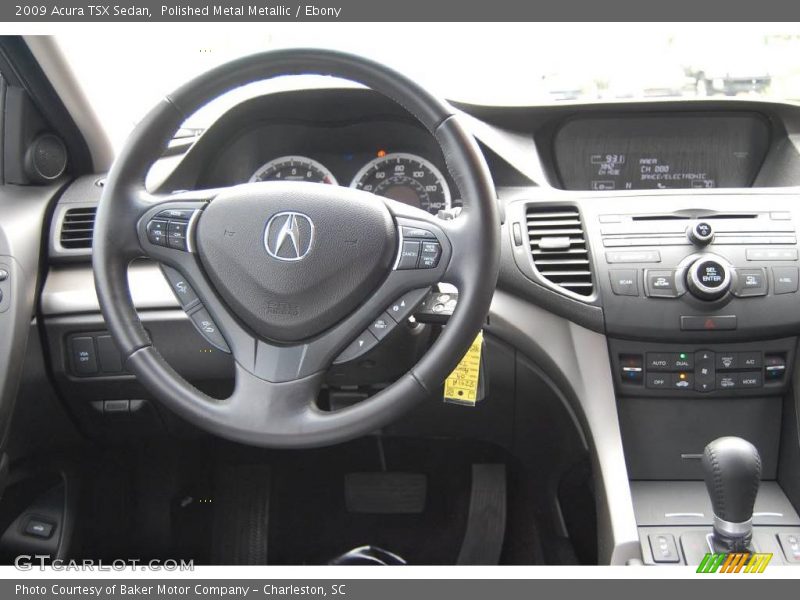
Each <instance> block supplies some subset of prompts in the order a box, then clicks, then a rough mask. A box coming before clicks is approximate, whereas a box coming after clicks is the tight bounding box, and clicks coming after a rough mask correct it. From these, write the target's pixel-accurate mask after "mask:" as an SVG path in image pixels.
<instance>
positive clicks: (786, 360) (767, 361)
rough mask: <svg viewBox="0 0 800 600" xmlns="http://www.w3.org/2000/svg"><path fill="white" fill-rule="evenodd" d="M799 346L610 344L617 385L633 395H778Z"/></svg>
mask: <svg viewBox="0 0 800 600" xmlns="http://www.w3.org/2000/svg"><path fill="white" fill-rule="evenodd" d="M795 345H796V339H795V338H786V339H782V340H769V341H765V342H759V343H755V344H753V343H747V344H716V345H713V346H698V345H691V344H690V345H683V346H679V345H673V344H648V343H639V342H630V341H621V340H610V341H609V346H610V351H611V358H612V363H613V365H614V373H615V381H616V386H617V388H618V390H619V391H620V393H621V394H623V395H635V396H685V395H696V396H698V397H706V396H725V397H728V396H738V395H746V396H753V395H761V396H763V395H771V394H776V393H777V394H780V393H782V392H784V391H785V390H786V388H787V386H788V384H789V380H790V367H791V365H792V361H793V360H794V348H795Z"/></svg>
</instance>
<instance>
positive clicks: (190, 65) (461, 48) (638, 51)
mask: <svg viewBox="0 0 800 600" xmlns="http://www.w3.org/2000/svg"><path fill="white" fill-rule="evenodd" d="M73 31H74V30H70V32H69V33H64V34H63V35H59V36H58V42H59V44H60V45H61V47H62V49H63V51H64V53H65V55H66V57H67V59H68V60H69V61H70V63H71V65H72V67H73V70H74V71H75V74H76V76H77V79H78V81H79V82H80V83H81V84H82V85H83V86H84V89H85V92H86V94H87V96H88V97H89V100H90V102H91V103H92V105H93V106H94V107H95V109H96V111H97V113H98V115H99V117H100V120H101V121H102V122H103V124H104V126H105V127H106V129H107V131H108V133H109V136H110V137H111V141H112V144H113V145H114V147H115V148H116V149H119V148H120V147H121V145H122V143H123V142H124V140H125V137H126V136H127V135H128V133H130V131H131V129H132V128H133V127H134V125H135V124H136V123H137V121H138V120H139V119H140V118H141V117H142V116H143V115H144V114H145V112H146V111H147V110H148V109H149V108H150V107H151V106H152V105H154V104H155V103H156V102H157V101H158V100H159V99H160V98H161V97H163V96H164V95H165V94H167V93H169V92H170V91H171V90H173V89H175V88H176V87H178V86H179V85H180V84H181V83H183V82H185V81H186V80H188V79H190V78H191V77H193V76H195V75H197V74H199V73H201V72H203V71H205V70H207V69H209V68H211V67H214V66H216V65H218V64H220V63H223V62H225V61H228V60H231V59H233V58H236V57H238V56H243V55H246V54H251V53H254V52H261V51H265V50H270V49H277V48H287V47H322V48H333V49H339V50H344V51H348V52H355V53H358V54H362V55H364V56H367V57H370V58H373V59H375V60H378V61H381V62H383V63H385V64H387V65H389V66H392V67H394V68H396V69H398V70H400V71H402V72H404V73H405V74H407V75H409V76H410V77H412V78H414V79H416V80H417V81H418V82H419V83H421V84H422V85H423V86H425V87H427V88H428V89H430V90H431V91H433V92H434V93H437V94H439V95H440V96H443V97H446V98H449V99H451V100H457V101H462V102H471V103H482V104H500V105H515V104H516V105H519V104H542V103H559V102H575V101H580V102H587V101H608V100H629V99H641V98H679V99H687V100H688V99H693V98H698V97H699V98H705V97H712V96H713V97H755V98H769V99H777V100H783V101H797V100H800V25H798V24H782V23H778V24H764V23H747V24H725V23H704V24H687V23H672V24H670V23H652V24H642V23H625V24H614V23H562V24H558V23H518V24H495V23H485V24H476V23H472V24H457V25H454V24H447V27H446V28H445V27H444V26H443V25H442V24H437V23H358V24H347V23H344V24H330V23H326V24H309V23H303V24H293V23H272V24H270V23H258V24H241V25H235V26H231V25H221V24H220V25H216V24H215V25H208V26H201V25H197V26H195V25H192V26H181V25H177V24H154V25H153V26H152V27H150V28H148V30H147V34H146V36H145V37H143V36H142V35H141V33H140V30H131V29H125V28H118V27H114V26H111V25H109V26H108V27H106V28H104V30H103V32H102V33H97V30H96V29H95V30H92V32H91V35H86V34H81V33H80V32H74V33H73ZM445 31H446V33H445ZM321 79H322V78H314V81H313V82H311V84H313V85H318V84H319V83H320V82H319V80H321ZM326 81H329V80H326ZM297 82H298V78H291V79H289V80H285V81H283V82H280V81H279V82H273V83H271V84H269V87H270V89H274V88H278V87H286V86H290V87H296V85H297ZM328 84H329V83H328ZM301 85H305V84H304V83H301ZM262 87H263V86H262ZM261 89H262V88H261V87H258V86H256V88H252V89H249V90H240V91H239V92H238V93H235V94H232V95H231V96H230V97H229V98H227V99H222V100H221V101H220V102H218V103H216V104H215V105H214V106H212V107H209V109H208V110H206V111H201V112H200V113H198V114H197V115H194V116H193V117H192V118H191V119H190V120H189V121H187V123H186V126H187V127H192V128H198V129H204V128H205V127H207V126H208V125H209V124H210V123H211V122H212V121H213V119H215V118H216V117H217V116H218V115H219V113H220V112H221V110H224V108H225V107H227V106H229V105H230V104H231V103H233V102H236V101H240V100H241V99H242V96H243V95H244V96H249V95H252V94H254V93H257V92H260V91H261Z"/></svg>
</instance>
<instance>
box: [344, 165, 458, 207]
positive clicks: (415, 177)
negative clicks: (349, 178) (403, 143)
mask: <svg viewBox="0 0 800 600" xmlns="http://www.w3.org/2000/svg"><path fill="white" fill-rule="evenodd" d="M350 187H354V188H357V189H359V190H364V191H365V192H372V193H373V194H377V195H379V196H385V197H387V198H391V199H392V200H397V201H398V202H403V203H405V204H410V205H411V206H416V207H418V208H421V209H423V210H427V211H428V212H429V213H432V214H434V215H435V214H436V213H437V212H439V211H440V210H444V209H447V208H450V188H449V187H448V186H447V181H446V180H445V178H444V176H443V175H442V173H441V171H439V169H437V168H436V167H435V166H434V165H433V164H432V163H431V162H430V161H428V160H426V159H424V158H422V157H421V156H416V155H414V154H405V153H394V154H386V155H385V156H379V157H378V158H376V159H374V160H372V161H370V162H368V163H367V164H366V165H364V166H363V167H362V169H361V170H360V171H359V172H358V173H356V176H355V177H354V178H353V182H352V183H351V184H350Z"/></svg>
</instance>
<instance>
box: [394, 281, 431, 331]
mask: <svg viewBox="0 0 800 600" xmlns="http://www.w3.org/2000/svg"><path fill="white" fill-rule="evenodd" d="M427 293H428V290H425V289H422V290H414V291H412V292H408V293H407V294H404V295H403V296H402V297H401V298H398V299H397V301H396V302H394V303H393V304H392V305H391V306H389V308H387V309H386V314H388V315H389V316H390V317H392V319H394V320H395V321H396V322H397V323H401V322H402V321H404V320H405V319H406V318H408V316H409V315H410V314H411V313H412V312H413V311H414V309H415V308H417V305H418V304H419V303H420V302H422V299H423V298H424V297H425V296H426V295H427Z"/></svg>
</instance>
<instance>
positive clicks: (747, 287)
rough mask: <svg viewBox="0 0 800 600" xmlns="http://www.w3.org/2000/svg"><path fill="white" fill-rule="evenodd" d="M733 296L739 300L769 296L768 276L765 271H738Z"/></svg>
mask: <svg viewBox="0 0 800 600" xmlns="http://www.w3.org/2000/svg"><path fill="white" fill-rule="evenodd" d="M733 295H734V296H738V297H739V298H750V297H752V296H766V295H767V276H766V274H765V273H764V269H737V270H736V286H735V287H734V289H733Z"/></svg>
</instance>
